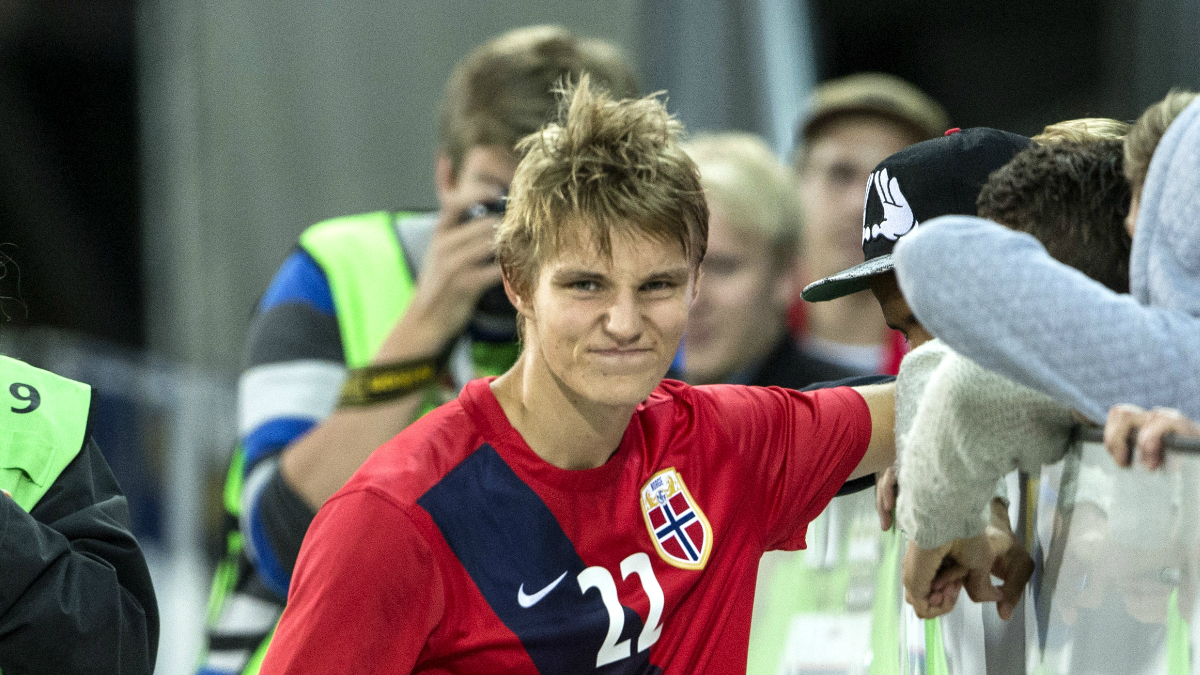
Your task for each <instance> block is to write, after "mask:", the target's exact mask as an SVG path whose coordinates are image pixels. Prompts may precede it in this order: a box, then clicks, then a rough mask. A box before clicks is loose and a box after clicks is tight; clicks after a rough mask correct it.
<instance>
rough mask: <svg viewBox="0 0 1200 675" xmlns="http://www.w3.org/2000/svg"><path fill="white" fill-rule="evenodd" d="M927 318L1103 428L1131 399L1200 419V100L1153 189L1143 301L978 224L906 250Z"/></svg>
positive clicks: (914, 301)
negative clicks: (1114, 411)
mask: <svg viewBox="0 0 1200 675" xmlns="http://www.w3.org/2000/svg"><path fill="white" fill-rule="evenodd" d="M894 257H895V264H896V275H897V278H898V279H899V282H900V288H901V290H902V291H903V293H904V297H905V298H906V299H907V300H908V304H909V306H910V307H911V308H912V310H913V313H914V315H915V316H916V318H917V319H918V320H919V321H920V322H921V323H922V324H923V325H924V326H925V327H926V328H928V329H929V330H930V332H932V333H933V334H934V335H936V336H937V337H939V338H941V339H942V340H943V341H944V342H945V343H946V344H948V345H949V346H950V347H951V348H953V349H954V350H955V351H957V352H958V353H960V354H962V355H964V356H966V357H968V358H970V359H971V360H973V361H975V362H976V363H978V364H979V365H981V366H983V367H985V368H988V369H990V370H993V371H995V372H997V373H999V374H1001V375H1003V376H1005V377H1007V378H1009V379H1011V380H1013V381H1015V382H1018V383H1020V384H1023V385H1026V386H1028V387H1031V388H1033V389H1036V390H1038V391H1041V392H1043V393H1045V394H1047V395H1049V396H1051V397H1052V398H1054V399H1056V400H1058V401H1059V402H1061V403H1063V404H1064V405H1067V406H1070V407H1072V408H1074V409H1075V410H1078V411H1079V412H1081V413H1083V414H1084V415H1086V416H1087V417H1089V418H1091V419H1092V420H1093V421H1095V422H1103V421H1104V420H1105V418H1106V417H1107V415H1108V410H1109V408H1111V407H1112V406H1114V405H1116V404H1118V403H1133V404H1135V405H1139V406H1142V407H1144V408H1151V407H1155V406H1166V407H1171V408H1178V409H1179V410H1180V411H1182V412H1183V413H1184V414H1185V415H1187V416H1189V417H1191V418H1192V419H1195V420H1200V100H1197V101H1195V102H1193V103H1192V104H1191V105H1190V106H1188V107H1187V108H1186V109H1185V110H1184V111H1183V112H1182V113H1181V114H1180V115H1179V117H1178V118H1176V120H1175V122H1174V123H1173V124H1172V125H1171V127H1170V128H1169V129H1168V130H1167V133H1166V135H1165V136H1163V139H1162V141H1161V142H1160V143H1159V146H1158V149H1157V150H1156V151H1155V153H1154V158H1153V160H1152V161H1151V163H1150V171H1149V175H1148V176H1147V177H1146V185H1145V187H1144V189H1143V191H1142V200H1141V208H1140V210H1139V211H1138V219H1137V229H1136V231H1135V233H1134V237H1133V251H1132V254H1131V257H1130V265H1129V268H1130V290H1131V295H1120V294H1117V293H1114V292H1112V291H1110V290H1109V289H1107V288H1105V287H1104V286H1103V285H1101V284H1100V283H1098V282H1096V281H1093V280H1092V279H1089V278H1088V277H1086V276H1085V275H1084V274H1083V273H1082V272H1079V271H1078V270H1075V269H1073V268H1070V267H1067V266H1066V265H1063V264H1061V263H1059V262H1057V261H1056V260H1054V259H1053V258H1051V257H1050V256H1049V254H1047V253H1046V250H1045V249H1044V248H1043V247H1042V245H1041V244H1040V243H1038V241H1037V240H1036V239H1034V238H1033V237H1031V236H1029V235H1028V234H1024V233H1019V232H1014V231H1012V230H1009V229H1007V228H1005V227H1003V226H1000V225H997V224H996V223H993V222H991V221H987V220H983V219H980V218H972V217H966V216H945V217H942V218H936V219H933V220H930V221H929V222H928V223H924V224H922V225H921V227H920V229H919V230H917V231H915V232H913V233H911V234H909V235H908V236H906V237H904V238H903V239H901V240H900V242H899V243H898V244H897V245H896V249H895V252H894Z"/></svg>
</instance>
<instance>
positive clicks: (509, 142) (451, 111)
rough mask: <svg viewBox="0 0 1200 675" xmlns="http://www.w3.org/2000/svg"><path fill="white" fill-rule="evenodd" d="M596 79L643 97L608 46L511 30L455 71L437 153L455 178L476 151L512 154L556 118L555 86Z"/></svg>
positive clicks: (556, 32)
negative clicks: (480, 148) (583, 78)
mask: <svg viewBox="0 0 1200 675" xmlns="http://www.w3.org/2000/svg"><path fill="white" fill-rule="evenodd" d="M583 73H590V74H591V77H592V83H593V85H599V86H602V87H604V88H606V89H608V90H610V91H612V92H613V94H614V95H615V96H616V97H617V98H630V97H634V96H637V95H638V85H637V77H636V75H635V74H634V70H633V67H632V66H631V65H630V63H629V60H628V59H627V58H626V57H625V55H624V54H623V53H622V52H621V50H620V49H618V48H617V47H616V46H614V45H613V44H611V43H609V42H605V41H604V40H598V39H595V38H581V37H576V36H575V35H573V34H572V33H571V32H570V31H569V30H567V29H566V28H563V27H562V26H527V27H524V28H517V29H515V30H510V31H508V32H507V33H504V34H503V35H500V36H498V37H496V38H493V39H492V40H490V41H488V42H486V43H484V44H482V45H480V46H478V47H476V48H475V49H473V50H472V51H471V52H470V53H469V54H467V55H466V56H465V57H464V58H463V59H462V60H461V61H459V63H458V65H457V66H455V68H454V72H453V73H451V75H450V79H449V80H448V81H447V82H446V89H445V91H444V92H443V94H442V101H441V109H440V112H439V116H438V150H439V151H440V152H442V153H444V154H445V155H446V156H447V157H449V158H450V167H451V171H452V172H453V173H454V175H458V171H459V169H461V168H462V162H463V158H464V157H465V156H466V154H467V151H468V150H470V149H471V148H473V147H476V146H489V145H490V146H501V147H504V148H508V149H510V150H511V149H512V148H513V146H515V145H516V143H517V141H519V140H520V139H521V138H523V137H524V136H526V135H528V134H531V133H533V132H534V131H537V130H538V129H539V128H540V127H541V126H542V125H543V124H545V123H546V121H547V120H549V119H550V117H551V116H552V115H553V114H554V110H555V105H556V103H557V101H556V100H555V97H554V91H553V90H554V87H555V86H556V85H557V84H558V83H559V82H560V81H563V80H565V79H578V78H579V77H580V76H581V75H582V74H583Z"/></svg>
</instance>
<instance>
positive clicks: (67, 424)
mask: <svg viewBox="0 0 1200 675" xmlns="http://www.w3.org/2000/svg"><path fill="white" fill-rule="evenodd" d="M0 387H3V390H0V393H2V394H4V407H3V409H0V415H2V416H3V419H4V421H3V423H2V424H0V489H3V490H6V491H7V492H8V493H9V494H10V495H11V496H12V499H13V501H15V502H16V503H17V505H18V506H20V507H21V508H22V509H25V511H26V512H28V511H32V510H33V507H34V506H37V503H38V502H39V501H41V499H42V497H44V496H45V495H46V492H47V491H48V490H49V489H50V486H51V485H53V484H54V481H56V480H58V476H59V475H60V474H61V473H62V472H63V469H65V468H67V465H68V464H70V463H71V461H72V460H74V459H75V457H76V456H78V455H79V452H80V451H81V450H82V449H83V442H84V440H85V439H86V437H87V425H88V412H89V411H90V410H91V406H92V388H91V387H90V386H88V385H86V384H83V383H82V382H76V381H75V380H68V379H67V378H65V377H60V376H58V375H55V374H54V373H51V372H49V371H46V370H42V369H41V368H34V367H33V366H31V365H29V364H27V363H24V362H22V361H18V360H16V359H13V358H9V357H7V356H0ZM0 499H5V497H0Z"/></svg>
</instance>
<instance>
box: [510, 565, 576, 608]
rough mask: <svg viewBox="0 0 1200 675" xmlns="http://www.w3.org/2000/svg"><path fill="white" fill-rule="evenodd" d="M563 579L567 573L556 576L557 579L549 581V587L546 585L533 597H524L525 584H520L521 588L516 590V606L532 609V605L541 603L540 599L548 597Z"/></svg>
mask: <svg viewBox="0 0 1200 675" xmlns="http://www.w3.org/2000/svg"><path fill="white" fill-rule="evenodd" d="M565 578H567V573H566V572H563V573H562V574H560V575H558V578H557V579H555V580H554V581H551V582H550V584H549V585H547V586H546V587H545V588H543V589H542V590H540V591H538V592H537V593H534V594H533V595H525V584H521V587H520V588H518V589H517V604H518V605H520V606H522V607H524V608H525V609H529V608H530V607H533V606H534V605H536V604H538V603H539V602H541V601H542V598H544V597H546V596H547V595H549V594H550V591H552V590H554V587H555V586H557V585H558V584H559V582H560V581H562V580H563V579H565ZM509 588H512V586H509Z"/></svg>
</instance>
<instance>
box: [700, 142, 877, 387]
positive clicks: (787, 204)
mask: <svg viewBox="0 0 1200 675" xmlns="http://www.w3.org/2000/svg"><path fill="white" fill-rule="evenodd" d="M687 151H688V154H690V155H691V156H692V159H693V160H695V161H696V164H697V165H698V166H699V169H700V182H701V184H702V185H703V186H704V194H705V197H706V199H707V200H708V208H709V222H708V250H707V252H706V253H705V257H704V265H703V270H704V272H703V275H704V276H703V280H702V281H701V282H700V290H699V293H698V294H697V296H696V301H695V303H693V305H692V311H691V314H690V315H689V316H688V326H687V332H686V333H685V334H684V340H683V349H684V361H683V363H684V369H683V372H682V375H683V379H685V380H687V381H688V382H689V383H691V384H713V383H718V382H725V383H737V384H753V385H760V386H771V385H779V386H784V387H791V388H793V389H800V388H802V387H805V386H807V385H809V384H812V383H814V382H824V381H828V380H839V379H842V378H846V377H850V376H852V375H855V374H856V373H855V372H854V371H853V370H851V369H849V368H845V367H843V366H840V365H837V364H834V363H832V362H829V361H825V360H822V359H819V358H816V357H813V356H811V355H809V354H806V353H804V352H802V351H801V350H800V349H799V348H798V347H797V346H796V343H795V341H794V340H792V339H791V337H790V336H789V335H788V332H787V311H788V305H789V303H790V302H791V300H792V298H793V297H795V295H796V291H797V288H796V282H797V279H796V253H797V252H798V251H799V244H800V237H801V231H802V229H803V228H802V223H801V218H802V214H801V211H800V202H799V197H797V195H796V191H795V187H794V186H793V185H792V180H791V176H790V175H789V172H788V169H787V167H785V166H783V165H782V164H780V163H779V161H778V160H777V159H775V156H774V155H773V154H772V153H771V151H770V149H769V148H768V147H767V145H766V143H764V142H763V141H762V140H761V139H759V138H758V137H757V136H753V135H750V134H744V133H726V134H716V135H708V136H700V137H698V138H696V139H695V140H694V141H692V142H691V143H689V144H688V145H687Z"/></svg>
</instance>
